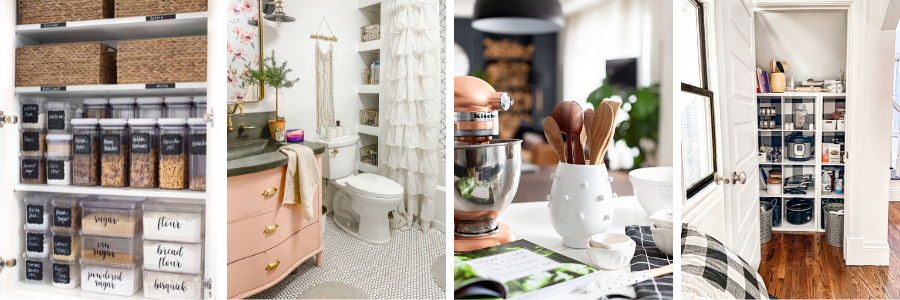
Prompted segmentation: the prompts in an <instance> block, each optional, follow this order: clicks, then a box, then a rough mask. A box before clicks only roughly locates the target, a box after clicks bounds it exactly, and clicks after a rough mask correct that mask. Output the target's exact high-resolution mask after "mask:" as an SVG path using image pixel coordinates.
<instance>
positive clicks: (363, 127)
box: [358, 125, 381, 136]
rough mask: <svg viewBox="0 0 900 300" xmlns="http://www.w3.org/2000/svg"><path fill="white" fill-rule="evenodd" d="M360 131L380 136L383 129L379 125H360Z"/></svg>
mask: <svg viewBox="0 0 900 300" xmlns="http://www.w3.org/2000/svg"><path fill="white" fill-rule="evenodd" d="M358 131H359V133H362V134H368V135H373V136H378V134H379V132H380V131H381V130H380V129H379V128H378V126H369V125H359V129H358Z"/></svg>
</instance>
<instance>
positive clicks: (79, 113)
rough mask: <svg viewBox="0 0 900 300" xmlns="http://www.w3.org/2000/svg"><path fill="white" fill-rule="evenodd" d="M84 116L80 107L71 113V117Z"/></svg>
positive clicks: (79, 117)
mask: <svg viewBox="0 0 900 300" xmlns="http://www.w3.org/2000/svg"><path fill="white" fill-rule="evenodd" d="M81 118H84V110H82V109H81V108H78V109H75V114H74V115H72V119H81Z"/></svg>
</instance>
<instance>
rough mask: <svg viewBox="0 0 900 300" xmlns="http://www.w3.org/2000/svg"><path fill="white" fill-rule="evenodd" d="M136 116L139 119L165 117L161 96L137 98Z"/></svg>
mask: <svg viewBox="0 0 900 300" xmlns="http://www.w3.org/2000/svg"><path fill="white" fill-rule="evenodd" d="M137 108H138V110H137V117H138V118H141V119H159V118H165V117H166V115H165V110H164V109H163V98H162V97H145V98H137Z"/></svg>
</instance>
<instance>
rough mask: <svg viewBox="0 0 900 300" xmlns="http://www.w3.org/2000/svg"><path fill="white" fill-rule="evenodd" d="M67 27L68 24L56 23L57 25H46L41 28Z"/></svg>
mask: <svg viewBox="0 0 900 300" xmlns="http://www.w3.org/2000/svg"><path fill="white" fill-rule="evenodd" d="M59 27H66V22H56V23H44V24H41V28H59Z"/></svg>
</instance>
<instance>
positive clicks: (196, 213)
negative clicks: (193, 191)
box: [142, 199, 204, 243]
mask: <svg viewBox="0 0 900 300" xmlns="http://www.w3.org/2000/svg"><path fill="white" fill-rule="evenodd" d="M203 204H204V201H203V200H188V199H153V200H150V201H147V202H144V204H143V206H142V208H143V210H144V224H147V227H144V238H146V239H148V240H157V241H172V242H187V243H199V242H200V241H201V240H202V239H203V208H204V205H203Z"/></svg>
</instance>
